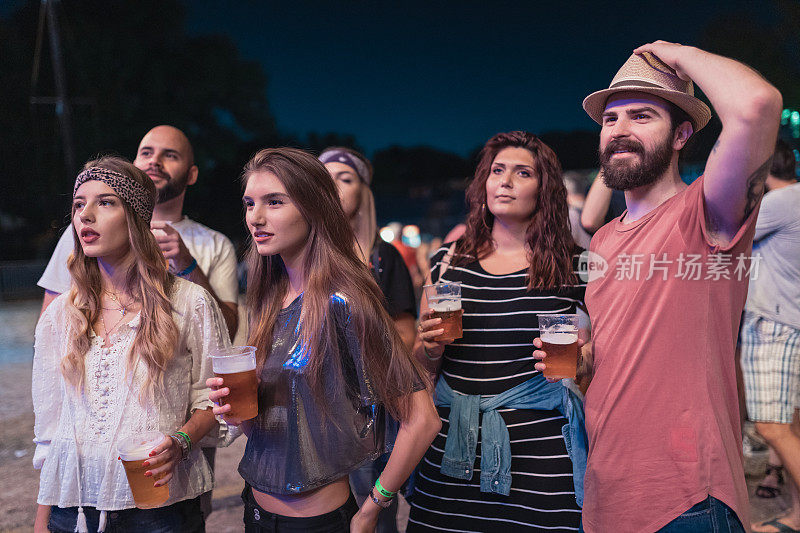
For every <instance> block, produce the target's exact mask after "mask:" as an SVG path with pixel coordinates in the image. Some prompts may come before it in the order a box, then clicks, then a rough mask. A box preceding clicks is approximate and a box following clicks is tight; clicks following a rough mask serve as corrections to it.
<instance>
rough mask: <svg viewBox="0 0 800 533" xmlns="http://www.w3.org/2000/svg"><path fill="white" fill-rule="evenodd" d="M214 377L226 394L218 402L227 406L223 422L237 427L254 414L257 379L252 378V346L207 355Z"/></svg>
mask: <svg viewBox="0 0 800 533" xmlns="http://www.w3.org/2000/svg"><path fill="white" fill-rule="evenodd" d="M209 357H211V366H212V368H213V369H214V374H215V375H216V376H217V377H219V378H222V379H223V382H224V383H223V387H228V389H229V390H230V393H228V395H227V396H225V397H224V398H223V399H222V400H221V403H222V404H223V405H224V404H226V403H227V404H230V406H231V410H230V411H229V412H227V413H225V416H224V418H225V420H226V421H227V422H229V423H231V424H234V425H238V424H240V423H242V422H243V421H244V420H250V419H251V418H255V417H256V416H257V415H258V379H257V378H256V349H255V347H253V346H231V347H230V348H222V349H220V350H216V351H214V352H211V354H210V355H209Z"/></svg>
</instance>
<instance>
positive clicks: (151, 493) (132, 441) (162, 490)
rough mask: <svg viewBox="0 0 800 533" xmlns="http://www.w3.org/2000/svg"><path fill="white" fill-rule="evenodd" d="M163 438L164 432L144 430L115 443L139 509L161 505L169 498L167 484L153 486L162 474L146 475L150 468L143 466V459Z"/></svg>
mask: <svg viewBox="0 0 800 533" xmlns="http://www.w3.org/2000/svg"><path fill="white" fill-rule="evenodd" d="M164 438H165V436H164V434H163V433H161V432H160V431H146V432H144V433H137V434H136V435H131V436H130V437H127V438H125V439H122V440H121V441H120V442H119V444H117V452H118V453H119V458H120V460H121V461H122V465H123V466H124V467H125V475H127V476H128V485H130V487H131V492H132V493H133V502H134V503H135V504H136V507H138V508H139V509H152V508H154V507H161V506H162V505H164V503H166V501H167V500H168V499H169V485H168V484H166V485H161V486H160V487H154V486H153V484H154V483H155V482H156V481H158V480H159V479H161V478H162V477H164V476H163V474H162V475H161V476H153V477H147V476H145V475H144V473H145V472H147V471H148V470H150V467H147V466H143V463H144V461H146V460H147V459H149V458H150V452H151V451H153V448H155V447H156V446H158V445H159V444H161V443H162V442H163V440H164Z"/></svg>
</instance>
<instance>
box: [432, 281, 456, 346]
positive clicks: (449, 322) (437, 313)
mask: <svg viewBox="0 0 800 533" xmlns="http://www.w3.org/2000/svg"><path fill="white" fill-rule="evenodd" d="M425 297H426V298H427V300H428V307H429V308H430V309H431V311H433V312H432V313H431V318H441V319H442V323H441V324H440V325H439V326H438V327H437V329H444V332H443V333H442V334H441V335H439V336H438V337H436V338H435V339H434V340H437V341H438V340H441V339H460V338H461V337H462V336H463V335H464V332H463V330H462V329H461V315H463V314H464V310H463V309H461V282H460V281H447V282H441V283H434V284H433V285H425Z"/></svg>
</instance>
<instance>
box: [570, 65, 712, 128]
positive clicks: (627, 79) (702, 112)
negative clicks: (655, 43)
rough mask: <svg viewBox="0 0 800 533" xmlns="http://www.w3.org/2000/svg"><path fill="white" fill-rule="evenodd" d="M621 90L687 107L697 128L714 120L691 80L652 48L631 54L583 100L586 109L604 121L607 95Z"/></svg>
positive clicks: (685, 109)
mask: <svg viewBox="0 0 800 533" xmlns="http://www.w3.org/2000/svg"><path fill="white" fill-rule="evenodd" d="M622 91H637V92H642V93H648V94H653V95H655V96H658V97H661V98H663V99H664V100H668V101H669V102H672V103H673V104H675V105H676V106H678V107H679V108H681V109H683V110H684V111H686V113H687V114H688V115H689V117H690V118H691V119H692V127H694V131H695V132H698V131H700V130H701V129H702V128H703V127H704V126H705V125H706V124H708V121H709V120H711V110H710V109H709V108H708V106H707V105H706V104H704V103H703V102H702V101H701V100H699V99H698V98H696V97H695V96H694V85H693V84H692V82H691V81H684V80H682V79H680V78H679V77H678V76H677V75H676V74H675V71H674V70H673V69H672V68H670V67H669V66H668V65H666V64H664V63H663V62H662V61H661V60H660V59H658V57H656V56H654V55H653V54H651V53H650V52H645V53H643V54H641V55H638V54H633V55H632V56H631V57H629V58H628V60H627V61H626V62H625V64H624V65H622V68H621V69H619V71H618V72H617V75H616V76H614V79H613V80H611V85H609V87H608V89H603V90H602V91H597V92H593V93H592V94H590V95H589V96H587V97H586V98H585V99H584V100H583V109H584V110H585V111H586V112H587V113H588V114H589V116H590V117H592V119H593V120H594V121H595V122H597V123H598V124H602V123H603V112H604V111H605V109H606V102H607V101H608V98H609V97H610V96H611V95H612V94H614V93H618V92H622Z"/></svg>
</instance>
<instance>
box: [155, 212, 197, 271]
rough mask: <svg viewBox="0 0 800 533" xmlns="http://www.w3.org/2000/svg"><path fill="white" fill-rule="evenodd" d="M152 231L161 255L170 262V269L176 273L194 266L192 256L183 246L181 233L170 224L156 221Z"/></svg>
mask: <svg viewBox="0 0 800 533" xmlns="http://www.w3.org/2000/svg"><path fill="white" fill-rule="evenodd" d="M150 230H151V231H152V232H153V235H154V236H155V238H156V242H157V243H158V247H159V248H161V253H163V254H164V257H165V258H167V259H168V260H169V263H170V267H171V268H172V270H174V271H176V272H180V271H182V270H184V269H186V268H187V267H188V266H189V265H191V264H192V260H193V259H194V258H193V257H192V254H191V253H189V249H188V248H186V245H185V244H183V239H181V235H180V233H178V232H177V230H175V228H173V227H172V226H171V225H170V223H169V222H166V221H164V220H158V221H156V220H154V221H152V222H151V223H150Z"/></svg>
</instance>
